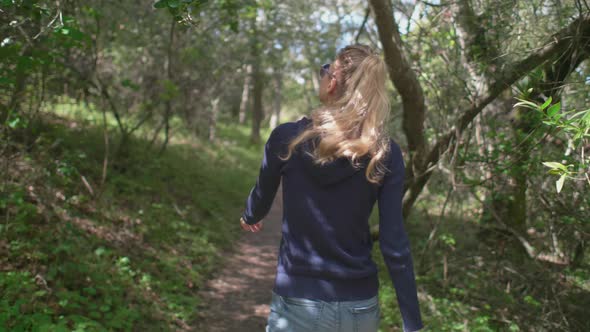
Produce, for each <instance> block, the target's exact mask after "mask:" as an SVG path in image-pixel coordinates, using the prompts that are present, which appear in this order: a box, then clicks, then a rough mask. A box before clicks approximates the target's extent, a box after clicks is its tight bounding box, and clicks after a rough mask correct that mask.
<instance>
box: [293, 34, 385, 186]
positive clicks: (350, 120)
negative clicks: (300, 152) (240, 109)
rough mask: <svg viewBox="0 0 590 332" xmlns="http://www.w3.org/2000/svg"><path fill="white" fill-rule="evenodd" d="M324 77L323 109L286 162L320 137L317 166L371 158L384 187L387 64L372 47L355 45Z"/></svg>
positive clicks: (370, 175)
mask: <svg viewBox="0 0 590 332" xmlns="http://www.w3.org/2000/svg"><path fill="white" fill-rule="evenodd" d="M320 79H321V81H320V89H319V90H320V91H319V98H320V101H321V102H322V104H323V107H321V108H318V109H316V110H314V111H313V113H312V114H311V118H312V121H313V126H311V127H309V128H307V129H306V130H304V131H303V132H302V133H301V134H299V135H298V136H297V137H295V138H294V139H293V141H292V142H291V143H290V144H289V148H288V154H287V156H286V157H285V159H288V158H290V156H291V154H292V153H293V150H294V148H295V147H296V146H297V145H298V144H300V143H302V142H304V141H306V140H308V139H312V138H315V137H319V138H320V140H319V144H318V145H317V146H316V149H315V151H313V152H312V153H313V155H314V159H315V161H316V162H317V163H319V164H323V163H327V162H330V161H332V160H334V159H336V158H339V157H348V158H349V159H350V160H351V161H352V162H353V164H354V165H356V166H360V164H358V163H357V162H358V160H359V158H361V157H364V156H368V157H370V162H369V164H368V165H367V169H366V176H367V179H368V180H369V181H371V182H373V183H379V182H380V180H381V178H382V177H383V172H384V170H383V164H382V161H383V160H384V157H385V156H386V154H387V152H388V151H389V135H387V133H386V124H387V119H388V115H389V112H390V106H389V96H388V94H387V90H386V86H385V82H386V79H387V67H386V65H385V63H384V62H383V60H382V59H381V58H380V57H379V55H377V54H376V53H375V52H374V51H373V50H372V49H371V48H370V47H368V46H365V45H350V46H346V47H345V48H343V49H342V50H341V51H340V52H339V53H338V55H337V56H336V59H334V61H333V62H332V63H331V64H330V65H324V66H322V68H321V70H320Z"/></svg>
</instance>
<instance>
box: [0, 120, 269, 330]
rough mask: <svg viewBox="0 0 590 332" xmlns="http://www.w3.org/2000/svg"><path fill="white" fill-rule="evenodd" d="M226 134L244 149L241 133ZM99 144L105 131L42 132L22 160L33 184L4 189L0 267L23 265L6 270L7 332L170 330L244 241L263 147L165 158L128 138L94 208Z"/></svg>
mask: <svg viewBox="0 0 590 332" xmlns="http://www.w3.org/2000/svg"><path fill="white" fill-rule="evenodd" d="M81 114H87V115H90V113H88V112H86V113H81ZM62 119H63V118H62ZM69 121H71V120H69ZM76 121H80V122H79V126H83V125H82V123H83V122H82V119H80V118H78V119H77V120H76ZM226 133H227V134H228V135H230V136H231V138H230V137H229V136H228V139H235V140H236V143H237V142H240V143H241V142H243V141H246V140H247V139H246V138H247V133H248V131H247V128H245V127H243V126H240V127H239V128H233V129H229V128H228V129H222V130H220V135H221V137H224V136H223V135H224V134H226ZM242 133H244V134H242ZM266 134H268V133H266ZM103 142H104V139H103V133H102V131H101V130H100V129H99V128H93V127H87V126H84V129H83V130H82V131H72V130H71V129H67V128H66V127H64V126H62V125H51V126H48V125H46V126H44V127H43V130H42V134H41V136H40V138H39V140H38V144H37V145H36V146H35V147H34V149H32V150H31V151H30V152H29V153H28V154H27V156H28V161H27V160H24V159H23V160H21V161H20V162H21V163H25V164H27V165H29V167H31V168H32V170H33V171H32V173H31V176H32V177H31V176H27V177H23V178H21V179H17V181H16V182H14V183H10V184H3V187H1V188H0V189H1V192H2V193H9V194H8V195H4V194H2V195H0V214H1V215H2V216H5V215H7V216H8V220H7V221H6V222H4V221H3V222H1V223H0V225H2V226H1V228H0V250H2V248H3V247H2V246H3V245H4V244H5V242H3V241H4V239H6V240H7V241H8V242H6V246H7V247H6V248H7V252H8V255H7V256H5V257H1V258H0V265H4V264H9V265H10V266H15V267H17V268H15V269H14V271H13V272H2V273H0V293H2V294H3V296H2V298H1V299H0V330H2V329H7V330H11V331H12V330H31V329H33V328H38V330H39V331H59V330H64V331H66V330H67V331H104V330H118V331H119V330H121V331H130V330H152V329H158V330H162V331H167V330H174V329H175V328H174V326H175V324H176V323H175V322H176V321H177V320H182V321H184V322H190V321H191V320H193V319H195V315H196V314H197V311H196V309H195V308H197V307H198V305H199V301H200V299H199V297H198V296H197V294H196V290H197V289H199V288H200V287H201V285H202V284H203V282H204V281H205V280H206V278H207V277H208V276H209V275H210V274H211V272H212V270H213V269H214V268H215V267H216V266H218V265H219V264H220V262H221V257H220V255H219V253H220V251H221V250H223V249H225V248H227V246H228V245H230V244H231V243H232V242H233V240H234V239H235V238H236V237H237V236H238V235H239V234H240V232H239V227H238V226H237V219H236V218H237V217H236V216H239V213H240V209H241V208H242V206H243V203H244V199H245V195H246V194H247V192H248V190H249V189H250V188H251V186H252V185H253V184H254V183H253V181H255V175H256V171H257V169H258V166H259V162H260V160H259V158H260V152H261V149H262V146H256V147H253V146H245V145H244V146H240V145H237V144H236V145H221V144H220V145H215V146H214V145H209V144H207V143H204V142H196V141H193V143H194V144H198V145H200V146H202V147H201V148H199V149H195V148H194V147H191V146H188V145H187V146H183V145H178V144H173V145H172V146H171V147H170V148H169V149H168V150H167V151H166V152H165V153H164V155H163V156H162V157H160V158H158V157H154V156H153V152H152V151H151V150H149V149H147V144H148V143H147V142H145V141H143V140H141V139H138V138H134V137H132V138H131V139H130V141H129V143H128V144H129V152H130V154H129V156H128V157H127V158H126V159H122V160H117V159H112V158H111V159H110V162H111V168H109V171H108V177H107V182H106V187H105V188H104V191H103V193H102V197H101V199H100V200H99V201H96V200H95V199H92V198H91V197H89V195H88V193H87V192H86V188H85V186H83V185H82V184H81V182H80V177H81V176H82V175H84V176H85V177H86V178H87V179H88V181H89V183H91V185H92V186H93V187H94V188H95V189H97V187H96V185H97V184H98V183H99V182H100V178H101V176H102V169H101V165H102V160H103V157H104V155H103V154H104V151H105V149H104V146H103ZM237 155H241V156H242V158H240V159H239V160H236V159H234V158H235V157H236V156H237ZM230 161H231V162H230ZM228 165H231V167H229V166H228ZM220 171H221V172H223V174H224V176H219V174H220V173H219V172H220ZM245 174H247V176H244V175H245ZM21 181H22V182H21ZM28 186H32V188H34V189H33V190H34V192H35V195H36V197H38V198H37V199H36V200H35V201H31V195H30V193H29V191H28V189H26V188H27V187H28ZM49 202H53V203H52V204H53V205H54V206H55V207H54V208H51V205H50V204H49ZM39 203H41V204H43V205H44V206H45V208H44V209H41V208H40V207H39V205H38V204H39ZM227 206H233V207H234V208H229V209H228V208H227ZM48 208H49V210H48ZM6 212H7V213H6ZM64 216H69V217H67V218H66V219H64Z"/></svg>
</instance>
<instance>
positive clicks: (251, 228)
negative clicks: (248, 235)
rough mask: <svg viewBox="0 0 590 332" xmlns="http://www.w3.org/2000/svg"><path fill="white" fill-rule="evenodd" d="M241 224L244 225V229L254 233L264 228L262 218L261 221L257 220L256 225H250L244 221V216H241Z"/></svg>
mask: <svg viewBox="0 0 590 332" xmlns="http://www.w3.org/2000/svg"><path fill="white" fill-rule="evenodd" d="M240 225H241V226H242V229H243V230H245V231H248V232H252V233H256V232H259V231H260V230H261V229H262V220H260V221H259V222H257V223H256V224H254V225H248V224H246V222H245V221H244V218H240Z"/></svg>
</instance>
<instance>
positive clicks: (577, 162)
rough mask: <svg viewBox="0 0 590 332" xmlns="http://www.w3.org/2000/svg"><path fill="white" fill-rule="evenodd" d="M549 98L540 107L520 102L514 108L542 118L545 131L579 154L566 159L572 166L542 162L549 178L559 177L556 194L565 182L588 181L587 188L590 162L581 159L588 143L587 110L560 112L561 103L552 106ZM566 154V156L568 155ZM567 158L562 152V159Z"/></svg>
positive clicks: (589, 119)
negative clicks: (561, 139)
mask: <svg viewBox="0 0 590 332" xmlns="http://www.w3.org/2000/svg"><path fill="white" fill-rule="evenodd" d="M552 101H553V100H552V98H551V97H549V98H547V100H545V102H543V103H536V102H533V101H529V100H523V99H519V103H517V104H515V105H514V107H525V108H528V109H530V110H532V111H533V112H536V113H537V114H539V115H541V117H542V121H543V124H545V125H546V126H547V129H546V130H547V131H548V132H549V133H551V134H552V135H553V136H554V137H558V138H563V139H564V140H565V141H566V142H567V148H568V149H569V148H570V147H571V148H573V149H574V150H579V153H578V154H577V155H574V156H573V157H574V158H575V159H574V160H572V157H570V158H568V159H570V160H572V162H570V163H568V164H567V165H564V164H562V163H560V162H557V161H545V162H543V165H544V166H546V167H548V168H549V172H548V173H549V174H552V175H557V176H559V178H558V180H557V181H556V182H555V186H556V189H557V193H559V192H560V191H561V189H562V188H563V185H564V183H565V180H566V179H573V180H580V181H587V182H588V184H589V185H590V178H588V173H590V158H589V157H588V156H585V155H584V148H585V146H586V144H587V143H588V142H590V109H587V110H585V111H576V110H571V111H564V112H560V110H561V103H560V102H557V103H554V104H553V105H552V104H551V103H552ZM568 154H569V153H568ZM565 158H567V155H566V153H565V152H564V159H565Z"/></svg>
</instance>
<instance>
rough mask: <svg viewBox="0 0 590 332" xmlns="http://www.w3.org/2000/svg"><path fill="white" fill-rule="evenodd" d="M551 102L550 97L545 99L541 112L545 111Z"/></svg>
mask: <svg viewBox="0 0 590 332" xmlns="http://www.w3.org/2000/svg"><path fill="white" fill-rule="evenodd" d="M551 101H553V98H551V97H549V98H547V100H546V101H545V103H544V104H543V105H541V111H543V110H544V109H546V108H547V106H549V105H550V104H551Z"/></svg>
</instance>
